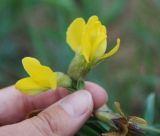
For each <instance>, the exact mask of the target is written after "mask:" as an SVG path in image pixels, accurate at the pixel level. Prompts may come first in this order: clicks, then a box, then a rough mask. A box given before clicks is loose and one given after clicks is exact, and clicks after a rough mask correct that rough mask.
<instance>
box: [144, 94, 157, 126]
mask: <svg viewBox="0 0 160 136" xmlns="http://www.w3.org/2000/svg"><path fill="white" fill-rule="evenodd" d="M154 115H155V93H151V94H150V95H149V96H148V97H147V99H146V108H145V114H144V119H145V120H146V121H147V122H148V124H150V125H151V124H152V123H153V121H154Z"/></svg>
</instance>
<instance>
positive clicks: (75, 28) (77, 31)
mask: <svg viewBox="0 0 160 136" xmlns="http://www.w3.org/2000/svg"><path fill="white" fill-rule="evenodd" d="M84 27H85V21H84V19H83V18H77V19H75V20H74V21H73V22H72V23H71V24H70V26H69V27H68V29H67V35H66V36H67V37H66V40H67V43H68V44H69V46H70V47H71V49H72V50H73V51H75V52H78V51H79V49H80V46H81V39H82V33H83V30H84Z"/></svg>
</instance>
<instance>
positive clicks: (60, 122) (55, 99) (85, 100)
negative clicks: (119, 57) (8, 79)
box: [0, 82, 107, 136]
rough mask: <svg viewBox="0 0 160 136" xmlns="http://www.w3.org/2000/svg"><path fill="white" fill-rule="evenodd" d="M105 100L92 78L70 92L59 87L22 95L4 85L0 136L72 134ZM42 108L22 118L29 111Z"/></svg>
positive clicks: (61, 135)
mask: <svg viewBox="0 0 160 136" xmlns="http://www.w3.org/2000/svg"><path fill="white" fill-rule="evenodd" d="M106 100H107V94H106V92H105V90H104V89H103V88H101V87H100V86H98V85H96V84H94V83H91V82H86V85H85V90H80V91H77V92H75V93H73V94H69V93H68V91H67V90H65V89H62V88H59V89H57V90H56V91H48V92H45V93H42V94H40V95H38V96H25V95H23V94H21V93H20V92H19V91H17V90H16V89H15V88H14V87H13V86H12V87H8V88H4V89H2V90H0V125H1V127H0V136H11V135H12V136H72V135H74V134H75V133H76V132H77V131H78V130H79V129H80V128H81V127H82V126H83V124H84V123H85V122H86V121H87V119H88V118H89V117H90V115H91V114H92V111H93V110H94V109H97V108H99V107H100V106H102V105H103V104H104V103H105V102H106ZM44 108H45V110H43V111H42V112H41V113H39V114H38V115H37V116H34V117H32V118H30V119H25V117H26V115H27V114H28V113H29V112H31V111H33V110H35V109H44Z"/></svg>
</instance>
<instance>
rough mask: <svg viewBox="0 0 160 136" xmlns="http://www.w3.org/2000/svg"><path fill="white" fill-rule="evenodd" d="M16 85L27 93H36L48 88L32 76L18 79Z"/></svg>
mask: <svg viewBox="0 0 160 136" xmlns="http://www.w3.org/2000/svg"><path fill="white" fill-rule="evenodd" d="M15 87H16V88H17V89H18V90H20V91H21V92H22V93H24V94H26V95H36V94H38V93H40V92H43V91H45V90H47V89H48V88H45V87H42V86H40V85H38V84H37V83H36V82H34V81H33V80H32V79H31V78H30V77H26V78H22V79H21V80H19V81H17V83H16V85H15Z"/></svg>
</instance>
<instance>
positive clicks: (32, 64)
mask: <svg viewBox="0 0 160 136" xmlns="http://www.w3.org/2000/svg"><path fill="white" fill-rule="evenodd" d="M22 63H23V67H24V69H25V70H26V71H27V73H28V74H29V75H30V77H31V78H32V80H34V81H35V82H36V83H37V84H38V85H40V86H43V87H47V88H52V89H55V88H56V86H57V79H56V74H55V73H54V72H53V71H52V70H51V69H50V68H49V67H47V66H43V65H41V64H40V62H39V61H38V60H37V59H35V58H31V57H25V58H24V59H22Z"/></svg>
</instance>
